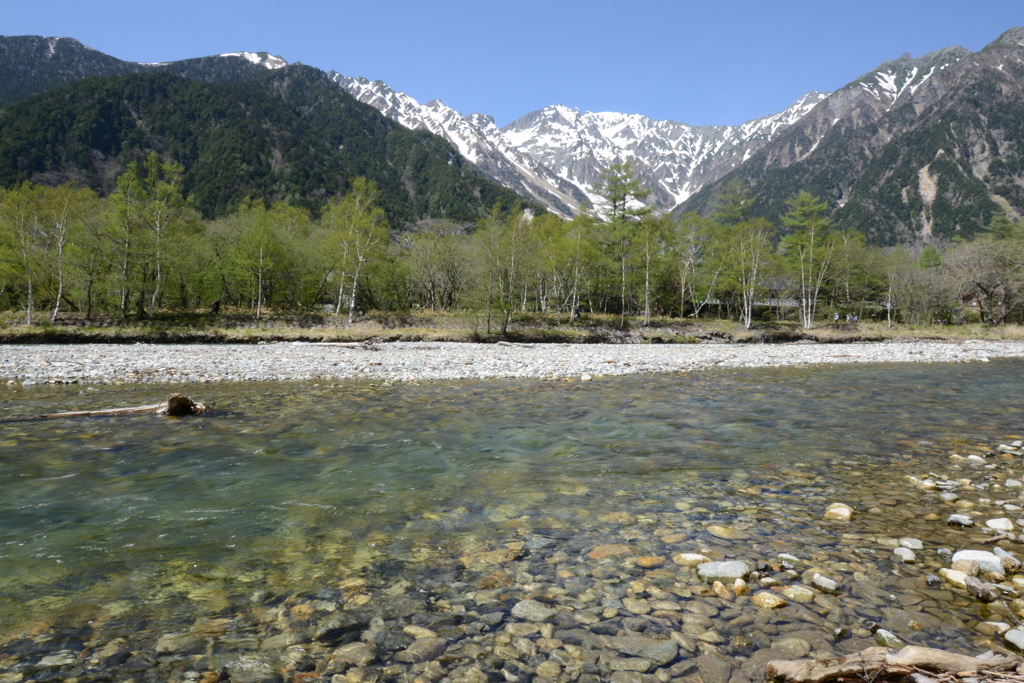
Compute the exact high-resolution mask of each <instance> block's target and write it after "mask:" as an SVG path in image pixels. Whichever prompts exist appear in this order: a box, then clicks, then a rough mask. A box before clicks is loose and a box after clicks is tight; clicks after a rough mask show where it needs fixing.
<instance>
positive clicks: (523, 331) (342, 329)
mask: <svg viewBox="0 0 1024 683" xmlns="http://www.w3.org/2000/svg"><path fill="white" fill-rule="evenodd" d="M965 339H984V340H1024V326H1021V325H1011V324H1004V325H999V326H991V325H986V324H983V323H975V324H961V325H905V324H895V325H892V326H889V325H887V324H885V323H883V322H878V321H858V322H846V321H845V320H842V319H841V320H839V321H837V322H823V323H820V324H819V325H818V326H816V327H813V328H809V329H808V328H805V327H803V326H802V325H801V324H799V323H797V322H795V321H782V322H765V323H761V324H755V325H753V326H752V327H750V328H746V327H744V325H742V324H740V323H738V322H735V321H729V320H720V319H688V320H680V319H679V318H652V319H651V320H650V322H649V323H644V322H643V320H642V318H634V319H630V318H626V319H625V320H624V321H623V320H622V319H621V318H620V316H618V315H614V314H610V315H604V314H592V315H584V316H581V317H578V318H576V319H575V320H573V321H572V322H569V321H567V320H565V318H564V316H561V317H557V316H555V315H543V314H530V315H522V316H518V317H516V318H515V319H513V320H512V322H511V323H510V324H509V325H508V326H507V328H506V329H505V331H504V332H502V331H501V330H500V329H497V328H495V327H493V326H492V328H491V330H490V331H488V330H487V321H486V319H485V318H484V317H483V316H482V315H480V314H479V313H474V312H468V311H467V312H456V313H445V312H435V311H421V312H408V313H392V312H370V313H368V314H366V315H362V316H360V317H359V318H357V319H356V320H355V321H353V322H352V323H349V322H348V321H347V319H346V316H345V315H332V314H322V315H316V314H304V315H287V314H279V315H266V314H264V315H263V316H262V317H261V318H256V317H255V316H254V315H252V314H251V313H250V312H245V311H242V310H239V311H223V312H221V313H219V314H216V315H214V314H211V313H167V314H164V315H157V316H155V317H154V318H153V319H152V320H135V319H133V318H127V319H123V320H122V319H119V318H116V317H99V318H96V317H94V318H93V319H92V320H87V319H85V318H84V316H76V315H73V314H70V315H64V316H62V318H61V320H59V321H58V322H56V323H49V322H44V323H38V324H33V325H27V324H25V323H24V320H23V319H22V318H20V317H19V316H17V314H11V313H7V314H4V313H0V344H136V343H147V344H218V343H225V344H247V343H249V344H256V343H269V342H287V341H295V342H314V343H315V342H358V343H379V342H466V343H482V344H488V343H502V342H513V343H535V344H545V343H553V344H699V343H730V342H731V343H738V344H744V343H754V344H764V343H786V342H801V341H802V342H814V343H822V344H843V343H852V342H885V341H917V340H931V341H961V340H965Z"/></svg>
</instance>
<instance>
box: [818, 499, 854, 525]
mask: <svg viewBox="0 0 1024 683" xmlns="http://www.w3.org/2000/svg"><path fill="white" fill-rule="evenodd" d="M852 517H853V508H852V507H850V506H849V505H847V504H846V503H832V504H831V505H829V506H828V509H827V510H825V519H834V520H836V521H839V522H849V521H850V519H851V518H852Z"/></svg>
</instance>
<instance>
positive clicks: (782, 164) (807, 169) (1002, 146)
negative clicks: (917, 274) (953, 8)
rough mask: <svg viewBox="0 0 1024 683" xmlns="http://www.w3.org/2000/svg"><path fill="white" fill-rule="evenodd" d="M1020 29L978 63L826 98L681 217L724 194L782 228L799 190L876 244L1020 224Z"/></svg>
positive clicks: (936, 63)
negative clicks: (732, 190) (737, 191)
mask: <svg viewBox="0 0 1024 683" xmlns="http://www.w3.org/2000/svg"><path fill="white" fill-rule="evenodd" d="M1022 83H1024V29H1021V28H1017V29H1012V30H1010V31H1007V32H1006V33H1004V34H1003V35H1002V36H1000V37H999V39H997V40H996V41H995V42H994V43H992V44H991V45H989V46H988V47H986V48H985V49H984V50H981V51H979V52H977V53H973V54H972V53H970V52H968V51H967V50H963V49H962V48H952V49H948V50H943V51H941V52H937V53H933V54H930V55H926V56H925V57H922V58H920V59H916V60H915V59H911V58H910V57H909V56H904V57H902V58H900V59H899V60H895V61H892V62H887V63H885V64H883V65H882V66H880V67H879V68H878V69H876V70H875V71H873V72H871V73H869V74H866V75H864V76H862V77H861V78H858V79H857V80H855V81H853V82H852V83H850V84H849V85H847V86H846V87H844V88H842V89H840V90H839V91H837V92H835V93H832V94H831V95H830V96H829V97H828V98H827V99H826V100H825V101H823V102H822V103H821V104H819V105H818V106H817V107H816V108H815V109H814V110H812V111H811V112H810V113H809V114H807V115H806V116H805V117H803V118H802V119H801V120H800V121H798V122H797V123H796V124H794V125H793V126H792V127H791V128H790V129H788V130H786V131H785V132H784V133H783V134H782V135H780V136H779V137H778V138H777V139H776V140H774V141H772V142H771V143H770V144H768V145H766V146H765V147H764V148H763V149H762V150H760V151H759V152H758V153H757V154H755V155H753V156H752V157H751V158H750V159H749V160H748V161H747V162H746V163H744V164H743V165H741V166H740V167H739V168H737V169H736V170H735V171H734V172H732V173H730V174H729V175H727V176H726V177H725V178H723V179H722V180H721V181H719V182H717V183H714V184H711V185H708V186H706V187H704V188H703V189H702V190H701V191H700V192H699V193H697V194H696V195H694V196H693V197H692V198H691V199H690V200H689V201H688V202H686V203H685V204H684V205H683V206H682V207H681V211H687V210H696V211H698V212H700V213H710V212H711V211H712V210H713V208H714V206H715V204H716V202H717V197H719V196H721V195H722V194H723V188H724V187H726V184H727V183H736V182H737V181H738V182H739V183H740V184H741V185H742V186H744V187H746V188H748V189H749V191H750V193H751V195H752V197H753V199H754V205H753V208H752V210H753V212H754V214H756V215H761V216H765V217H768V218H769V219H771V220H777V219H778V217H779V216H780V215H781V214H783V213H784V212H785V211H786V201H787V200H789V199H790V198H792V197H794V196H795V195H796V194H797V193H798V192H800V191H802V190H806V191H808V192H810V193H812V194H814V195H816V196H818V197H821V198H823V199H825V200H826V201H827V202H828V204H829V206H830V207H831V216H832V218H833V219H834V221H835V223H836V224H837V225H838V226H839V227H851V228H856V229H858V230H861V231H862V232H864V233H865V234H867V235H868V237H869V238H870V239H871V240H872V241H873V242H875V243H877V244H893V243H897V242H906V241H913V240H917V239H922V238H924V239H940V240H941V239H951V238H954V237H957V236H962V237H969V236H970V235H972V234H974V233H976V232H978V231H979V230H981V229H983V228H984V226H986V225H987V224H988V223H989V221H990V220H991V219H992V217H993V216H994V215H995V214H996V213H997V212H998V211H1000V210H1005V211H1007V213H1008V214H1009V215H1011V216H1012V217H1014V218H1019V217H1020V216H1021V215H1024V87H1022V86H1021V84H1022Z"/></svg>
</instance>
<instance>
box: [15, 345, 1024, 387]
mask: <svg viewBox="0 0 1024 683" xmlns="http://www.w3.org/2000/svg"><path fill="white" fill-rule="evenodd" d="M1021 356H1024V341H979V340H966V341H911V342H876V343H854V344H814V343H790V344H682V345H669V344H537V345H520V344H459V343H421V342H393V343H381V344H376V345H366V346H358V345H357V346H355V347H353V346H346V345H337V344H315V343H271V344H256V345H239V344H220V345H207V344H199V345H187V346H169V345H168V346H164V345H150V344H132V345H115V344H82V345H45V344H44V345H4V346H0V381H4V380H5V381H8V382H15V383H22V384H25V383H28V384H32V383H93V384H105V383H114V382H130V383H136V382H157V383H173V382H218V381H266V380H313V379H324V380H334V379H345V378H364V379H377V380H385V381H412V380H449V379H479V378H536V379H591V378H599V377H601V376H610V375H628V374H636V373H673V372H687V371H691V370H698V369H701V368H708V367H716V366H717V367H733V368H736V367H763V366H768V367H771V366H779V367H782V366H793V365H811V364H845V363H889V362H897V363H903V362H912V363H937V362H938V363H944V362H974V361H982V362H984V361H987V360H989V359H992V358H1005V357H1021Z"/></svg>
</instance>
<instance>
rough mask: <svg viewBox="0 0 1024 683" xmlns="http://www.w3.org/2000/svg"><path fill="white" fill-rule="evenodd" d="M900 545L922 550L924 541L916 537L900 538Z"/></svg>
mask: <svg viewBox="0 0 1024 683" xmlns="http://www.w3.org/2000/svg"><path fill="white" fill-rule="evenodd" d="M900 545H901V546H902V547H904V548H910V549H911V550H924V543H922V542H921V540H920V539H918V538H901V539H900Z"/></svg>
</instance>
